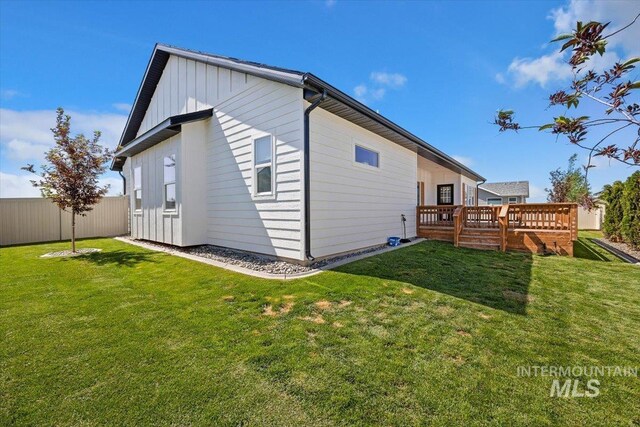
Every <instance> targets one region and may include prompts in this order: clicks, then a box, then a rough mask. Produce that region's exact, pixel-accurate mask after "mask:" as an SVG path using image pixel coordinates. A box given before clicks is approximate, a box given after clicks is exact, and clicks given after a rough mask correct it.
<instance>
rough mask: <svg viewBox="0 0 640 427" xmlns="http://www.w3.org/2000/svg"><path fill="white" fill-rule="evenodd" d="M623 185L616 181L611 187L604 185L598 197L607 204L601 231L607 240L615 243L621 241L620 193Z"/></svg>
mask: <svg viewBox="0 0 640 427" xmlns="http://www.w3.org/2000/svg"><path fill="white" fill-rule="evenodd" d="M623 190H624V184H623V183H622V182H620V181H616V182H614V183H613V184H611V185H605V186H604V188H603V190H602V193H601V195H600V197H601V198H602V199H603V200H604V201H605V202H606V203H607V209H606V211H605V214H604V222H603V224H602V231H603V232H604V235H605V236H606V237H607V238H608V239H611V240H613V241H614V242H617V241H619V240H622V233H621V230H620V228H621V224H622V217H623V211H622V193H623Z"/></svg>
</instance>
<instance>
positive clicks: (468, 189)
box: [464, 184, 476, 206]
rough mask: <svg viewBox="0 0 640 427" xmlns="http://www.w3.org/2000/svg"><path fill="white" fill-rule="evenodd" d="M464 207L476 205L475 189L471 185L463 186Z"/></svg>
mask: <svg viewBox="0 0 640 427" xmlns="http://www.w3.org/2000/svg"><path fill="white" fill-rule="evenodd" d="M464 194H465V196H464V197H465V203H464V204H465V205H467V206H475V204H476V189H475V187H474V186H473V185H469V184H464Z"/></svg>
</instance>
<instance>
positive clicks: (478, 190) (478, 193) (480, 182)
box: [476, 179, 487, 206]
mask: <svg viewBox="0 0 640 427" xmlns="http://www.w3.org/2000/svg"><path fill="white" fill-rule="evenodd" d="M485 182H487V180H486V179H483V180H482V181H476V206H478V196H479V195H480V186H481V185H482V184H484V183H485Z"/></svg>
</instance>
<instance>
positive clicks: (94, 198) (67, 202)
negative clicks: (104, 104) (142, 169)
mask: <svg viewBox="0 0 640 427" xmlns="http://www.w3.org/2000/svg"><path fill="white" fill-rule="evenodd" d="M51 131H52V132H53V137H54V140H55V146H54V147H53V148H51V149H50V150H49V151H48V152H47V153H46V156H45V158H46V160H47V162H48V164H46V165H42V167H41V171H40V173H38V172H36V170H35V168H34V166H33V165H32V164H30V165H27V166H25V167H23V168H22V169H24V170H26V171H29V172H31V173H33V174H35V175H37V176H38V177H39V179H37V180H32V181H31V184H33V186H34V187H36V188H39V189H40V193H41V194H42V196H43V197H46V198H48V199H51V200H52V201H53V203H55V204H56V205H58V207H59V208H60V209H62V210H64V211H67V212H71V250H72V252H74V253H75V252H76V215H80V216H84V215H86V213H87V212H89V211H90V210H91V209H93V205H95V204H96V203H98V202H99V201H100V199H101V198H102V197H103V196H104V195H105V194H106V193H107V191H108V189H109V186H108V185H107V186H104V187H101V186H100V185H99V184H98V177H99V176H100V175H101V174H102V173H104V171H105V169H106V164H107V162H109V160H110V159H111V155H112V154H111V152H110V151H109V149H107V148H103V147H102V146H100V145H99V144H98V141H99V140H100V132H98V131H95V132H94V133H93V138H92V139H87V138H86V137H85V136H84V135H83V134H78V135H76V136H75V137H71V135H70V131H71V117H70V116H69V115H65V114H64V110H63V109H62V108H58V109H57V117H56V127H54V128H52V129H51Z"/></svg>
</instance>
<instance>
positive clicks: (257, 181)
mask: <svg viewBox="0 0 640 427" xmlns="http://www.w3.org/2000/svg"><path fill="white" fill-rule="evenodd" d="M253 188H254V192H255V194H256V195H258V196H263V195H269V194H273V138H272V137H271V135H268V136H263V137H262V138H257V139H255V140H254V141H253Z"/></svg>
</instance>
